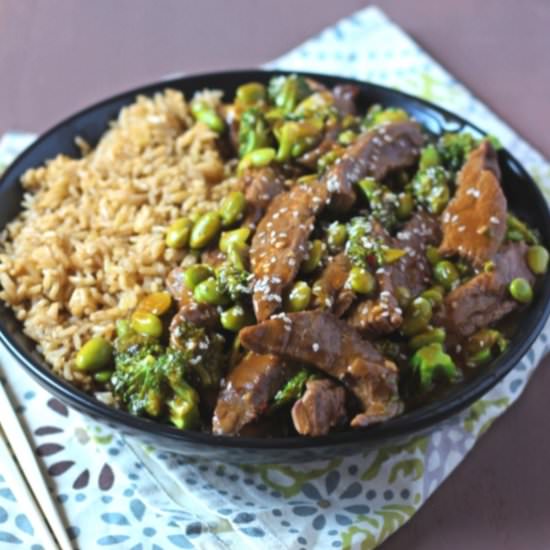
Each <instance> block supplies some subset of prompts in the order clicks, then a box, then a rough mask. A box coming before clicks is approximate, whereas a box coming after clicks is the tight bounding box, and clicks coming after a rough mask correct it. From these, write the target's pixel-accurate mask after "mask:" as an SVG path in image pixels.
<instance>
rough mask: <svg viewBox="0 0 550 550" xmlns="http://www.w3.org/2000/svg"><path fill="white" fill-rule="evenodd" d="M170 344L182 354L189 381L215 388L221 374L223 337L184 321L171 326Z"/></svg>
mask: <svg viewBox="0 0 550 550" xmlns="http://www.w3.org/2000/svg"><path fill="white" fill-rule="evenodd" d="M170 344H171V346H172V347H173V348H175V349H177V350H178V351H180V352H181V353H183V354H184V356H185V357H186V360H187V372H188V377H189V379H190V380H191V381H193V382H196V384H197V385H199V386H200V387H202V388H205V389H206V388H216V387H218V385H219V382H220V379H221V377H222V375H223V365H224V353H223V348H224V344H225V339H224V337H223V336H221V335H220V334H218V333H216V332H209V331H207V330H206V329H205V328H203V327H198V326H196V325H194V324H192V323H188V322H185V321H182V322H180V323H179V324H178V325H177V326H176V327H173V328H172V334H171V338H170Z"/></svg>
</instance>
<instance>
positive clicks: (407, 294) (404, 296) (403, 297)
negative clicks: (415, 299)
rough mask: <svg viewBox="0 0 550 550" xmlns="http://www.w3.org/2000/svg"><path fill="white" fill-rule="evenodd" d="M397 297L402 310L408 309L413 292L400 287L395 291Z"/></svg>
mask: <svg viewBox="0 0 550 550" xmlns="http://www.w3.org/2000/svg"><path fill="white" fill-rule="evenodd" d="M395 296H396V298H397V303H398V304H399V306H400V307H402V308H405V307H407V306H408V305H409V304H410V303H411V300H412V296H411V291H410V290H409V289H408V288H407V287H406V286H398V287H397V288H396V289H395Z"/></svg>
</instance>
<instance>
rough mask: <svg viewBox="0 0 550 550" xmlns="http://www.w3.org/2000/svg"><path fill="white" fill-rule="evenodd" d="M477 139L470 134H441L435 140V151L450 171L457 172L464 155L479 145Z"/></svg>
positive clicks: (462, 162)
mask: <svg viewBox="0 0 550 550" xmlns="http://www.w3.org/2000/svg"><path fill="white" fill-rule="evenodd" d="M479 143H480V142H479V140H477V139H475V138H474V137H473V136H472V134H469V133H467V132H466V133H463V134H455V133H448V134H443V135H442V136H441V137H440V138H439V140H438V142H437V151H438V153H439V156H440V159H441V162H442V163H443V165H444V166H445V168H447V169H448V170H450V171H451V172H457V171H458V170H460V168H461V167H462V165H463V164H464V162H465V160H466V157H467V156H468V155H469V154H470V153H471V152H472V151H473V150H474V149H475V148H476V147H477V146H478V145H479Z"/></svg>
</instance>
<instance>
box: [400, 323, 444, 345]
mask: <svg viewBox="0 0 550 550" xmlns="http://www.w3.org/2000/svg"><path fill="white" fill-rule="evenodd" d="M445 336H446V334H445V329H444V328H441V327H436V328H430V329H428V330H426V331H424V332H421V333H420V334H417V335H416V336H413V337H412V338H411V339H410V340H409V346H410V347H411V348H412V349H418V348H421V347H423V346H427V345H428V344H435V343H438V344H443V342H445Z"/></svg>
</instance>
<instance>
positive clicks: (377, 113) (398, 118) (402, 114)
mask: <svg viewBox="0 0 550 550" xmlns="http://www.w3.org/2000/svg"><path fill="white" fill-rule="evenodd" d="M406 120H409V115H408V113H407V112H406V111H404V110H403V109H398V108H395V107H388V108H387V109H383V108H382V107H381V106H380V105H373V106H372V107H371V108H370V109H369V110H368V112H367V115H366V117H365V120H364V121H363V126H365V127H366V128H369V129H370V128H374V127H375V126H379V125H380V124H388V123H391V122H404V121H406Z"/></svg>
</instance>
